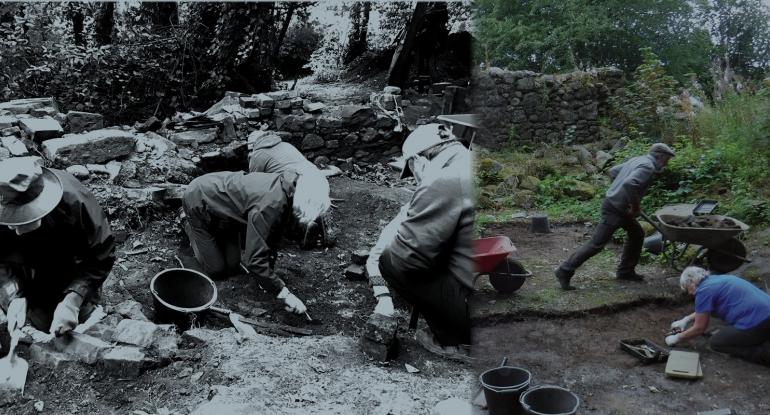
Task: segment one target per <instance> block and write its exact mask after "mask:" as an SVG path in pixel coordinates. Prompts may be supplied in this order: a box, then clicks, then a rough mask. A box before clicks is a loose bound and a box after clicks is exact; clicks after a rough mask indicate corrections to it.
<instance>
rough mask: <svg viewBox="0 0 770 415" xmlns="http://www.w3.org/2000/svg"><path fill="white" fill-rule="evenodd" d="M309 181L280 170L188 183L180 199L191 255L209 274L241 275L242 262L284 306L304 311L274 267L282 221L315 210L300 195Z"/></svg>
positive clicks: (303, 219) (307, 217) (304, 220)
mask: <svg viewBox="0 0 770 415" xmlns="http://www.w3.org/2000/svg"><path fill="white" fill-rule="evenodd" d="M312 186H313V183H312V181H310V180H306V179H305V178H304V177H303V176H298V175H297V173H295V172H294V171H291V170H290V171H287V172H285V173H282V174H274V173H248V174H245V173H243V172H217V173H209V174H205V175H203V176H200V177H198V178H196V179H195V180H193V181H192V182H190V185H189V186H188V187H187V190H186V191H185V194H184V197H183V199H182V203H183V208H184V212H185V215H186V217H187V223H186V224H185V231H186V232H187V235H188V236H189V238H190V244H191V246H192V248H193V253H194V255H195V258H196V259H197V260H198V262H199V263H200V265H201V267H202V268H203V271H204V272H205V273H207V274H208V275H210V276H211V277H213V278H224V277H227V276H228V275H235V274H241V273H242V271H241V270H242V268H241V264H244V267H245V269H246V270H247V271H248V273H249V274H250V275H253V276H254V277H255V278H256V279H257V283H258V284H259V285H260V286H261V287H262V288H263V289H264V290H265V291H267V292H268V293H269V294H272V295H274V296H276V298H278V299H280V300H282V301H283V303H284V304H285V306H286V309H287V311H291V312H294V313H297V314H303V313H305V311H306V307H305V305H304V304H303V303H302V301H301V300H300V299H299V298H297V297H296V296H295V295H294V294H292V293H291V292H290V291H289V289H288V288H287V287H286V285H285V283H284V282H283V280H281V279H280V278H279V277H278V276H277V275H275V272H274V265H275V261H276V257H277V254H278V251H277V250H278V245H279V243H280V241H281V238H282V237H283V233H284V231H285V229H286V227H287V226H289V225H290V224H291V223H292V222H297V223H298V224H299V226H300V227H307V226H309V225H310V224H311V223H312V222H313V220H314V219H315V218H317V217H318V215H319V214H320V212H319V211H318V210H317V209H318V206H316V205H314V204H309V203H307V198H305V197H303V195H304V194H305V193H306V192H309V191H312V189H311V187H312Z"/></svg>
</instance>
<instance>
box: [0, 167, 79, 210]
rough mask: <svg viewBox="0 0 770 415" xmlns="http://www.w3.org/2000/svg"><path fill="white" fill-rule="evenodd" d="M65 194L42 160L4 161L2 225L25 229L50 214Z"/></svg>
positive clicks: (1, 173)
mask: <svg viewBox="0 0 770 415" xmlns="http://www.w3.org/2000/svg"><path fill="white" fill-rule="evenodd" d="M63 193H64V191H63V189H62V185H61V181H59V178H58V177H56V174H54V173H53V172H52V171H51V170H49V169H47V168H45V167H43V163H42V160H41V159H40V157H14V158H9V159H6V160H3V161H0V225H25V224H27V223H31V222H34V221H36V220H38V219H41V218H42V217H44V216H45V215H47V214H49V213H50V212H51V211H52V210H53V209H54V208H55V207H56V205H58V204H59V201H61V198H62V194H63Z"/></svg>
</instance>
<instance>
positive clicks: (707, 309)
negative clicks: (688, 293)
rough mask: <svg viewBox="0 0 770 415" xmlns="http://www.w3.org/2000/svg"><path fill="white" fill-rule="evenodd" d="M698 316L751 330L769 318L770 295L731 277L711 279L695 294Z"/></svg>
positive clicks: (703, 282)
mask: <svg viewBox="0 0 770 415" xmlns="http://www.w3.org/2000/svg"><path fill="white" fill-rule="evenodd" d="M695 312H696V313H700V314H706V313H709V314H713V315H714V316H716V317H718V318H720V319H722V320H724V321H725V322H726V323H728V324H730V325H731V326H733V327H735V328H737V329H740V330H748V329H750V328H754V327H756V326H757V325H758V324H759V323H761V322H763V321H765V320H767V319H768V318H770V295H768V294H766V293H765V292H764V291H762V290H760V289H759V288H757V287H755V286H754V284H752V283H750V282H748V281H746V280H744V279H742V278H738V277H735V276H732V275H709V276H708V277H706V278H705V279H704V280H703V281H701V283H700V285H698V288H697V289H696V290H695Z"/></svg>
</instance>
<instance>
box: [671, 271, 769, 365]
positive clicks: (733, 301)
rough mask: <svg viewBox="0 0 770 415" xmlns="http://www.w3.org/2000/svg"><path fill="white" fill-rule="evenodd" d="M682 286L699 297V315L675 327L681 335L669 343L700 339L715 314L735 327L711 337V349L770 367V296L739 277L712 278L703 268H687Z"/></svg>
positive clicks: (696, 311) (678, 321) (687, 318)
mask: <svg viewBox="0 0 770 415" xmlns="http://www.w3.org/2000/svg"><path fill="white" fill-rule="evenodd" d="M679 286H680V287H681V288H682V290H683V291H686V292H687V293H688V294H690V295H693V296H695V312H694V313H692V314H690V315H688V316H686V317H684V318H682V319H681V320H677V321H675V322H673V323H672V324H671V328H672V329H674V330H680V332H679V333H676V334H672V335H670V336H668V337H666V344H668V345H669V346H673V345H675V344H677V343H678V342H680V341H682V340H689V339H692V338H695V337H698V336H700V335H701V334H703V332H705V331H706V328H707V327H708V324H709V316H710V315H714V316H715V317H717V318H719V319H721V320H724V321H725V322H726V323H727V324H729V325H730V326H731V327H726V328H723V329H720V330H719V332H717V333H716V334H714V335H713V336H712V337H711V341H710V346H711V349H713V350H715V351H717V352H722V353H727V354H730V355H731V356H736V357H740V358H742V359H746V360H748V361H751V362H755V363H759V364H762V365H765V366H770V343H768V342H769V341H770V295H768V294H767V293H765V292H764V291H762V290H760V289H759V288H757V287H755V286H754V285H753V284H751V283H750V282H748V281H746V280H744V279H741V278H739V277H735V276H732V275H709V273H708V271H706V270H705V269H703V268H699V267H687V268H686V269H685V270H684V271H683V272H682V276H681V278H680V279H679ZM690 322H693V325H692V327H690V328H689V329H687V326H688V325H689V323H690Z"/></svg>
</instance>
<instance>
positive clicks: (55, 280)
mask: <svg viewBox="0 0 770 415" xmlns="http://www.w3.org/2000/svg"><path fill="white" fill-rule="evenodd" d="M0 225H4V226H2V229H0V307H2V308H3V310H4V311H5V312H7V313H9V314H11V313H25V312H26V317H27V322H29V323H31V325H32V326H34V327H35V328H36V329H38V330H41V331H45V332H50V333H51V334H54V335H57V336H60V335H62V334H64V333H66V332H68V331H70V330H72V329H73V328H74V327H75V326H76V325H77V324H78V323H80V322H83V321H85V320H86V319H87V318H88V316H89V315H90V313H91V312H92V311H93V310H94V308H95V306H96V304H97V303H98V301H99V300H100V291H101V286H102V283H103V282H104V280H105V279H106V278H107V275H109V273H110V270H111V269H112V264H113V262H114V261H115V242H114V237H113V235H112V231H111V230H110V225H109V222H108V221H107V217H106V216H105V214H104V211H103V210H102V208H101V207H100V206H99V204H98V203H97V201H96V199H95V198H94V196H93V195H92V194H91V192H90V191H89V190H88V189H87V188H86V187H85V186H83V185H82V184H81V183H80V182H79V181H78V180H77V179H76V178H75V177H73V176H72V175H70V174H69V173H67V172H65V171H61V170H55V169H48V168H45V167H42V160H41V159H40V158H38V157H16V158H10V159H6V160H3V161H2V162H0ZM8 317H9V321H12V317H13V316H11V315H9V316H8Z"/></svg>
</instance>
